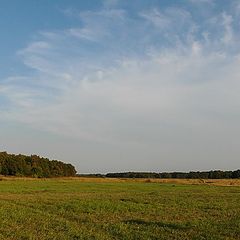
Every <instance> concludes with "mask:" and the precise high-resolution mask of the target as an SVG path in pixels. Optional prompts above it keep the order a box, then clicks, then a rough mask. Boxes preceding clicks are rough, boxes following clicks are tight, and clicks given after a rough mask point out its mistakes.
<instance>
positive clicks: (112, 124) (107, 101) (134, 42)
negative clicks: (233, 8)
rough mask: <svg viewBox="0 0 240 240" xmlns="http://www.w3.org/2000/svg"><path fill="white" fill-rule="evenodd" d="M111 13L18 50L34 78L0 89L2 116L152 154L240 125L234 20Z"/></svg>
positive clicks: (223, 15) (239, 58)
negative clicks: (6, 101) (137, 146)
mask: <svg viewBox="0 0 240 240" xmlns="http://www.w3.org/2000/svg"><path fill="white" fill-rule="evenodd" d="M191 2H195V1H193V0H192V1H191ZM198 2H199V1H198ZM202 2H212V1H202ZM106 6H107V7H106ZM113 6H116V5H115V4H114V2H112V1H109V2H106V4H105V7H103V8H102V9H99V10H98V11H86V12H79V13H76V15H77V18H79V26H76V25H75V26H73V27H71V28H68V29H62V30H58V31H52V32H50V31H48V32H44V31H42V32H40V33H39V34H38V35H37V37H35V38H37V40H36V41H33V42H32V43H30V44H29V45H28V46H27V47H26V48H25V49H21V50H20V51H19V53H18V54H19V56H20V58H21V59H22V61H23V62H24V64H25V65H26V66H27V67H29V68H31V69H32V70H34V72H33V73H32V75H31V76H15V77H13V76H10V77H9V78H8V79H6V81H5V83H4V84H1V86H0V93H1V95H4V96H5V97H6V98H8V99H9V101H10V102H11V105H10V106H9V109H8V111H5V109H1V116H2V117H4V118H8V119H12V120H15V121H20V122H23V123H27V124H30V125H32V126H33V127H36V128H41V129H45V130H47V131H53V132H57V133H58V134H59V133H61V134H63V135H71V136H76V137H78V138H81V139H90V140H94V141H104V142H112V143H113V142H114V143H116V144H119V143H121V144H140V145H144V146H150V145H151V151H152V148H154V147H156V148H158V147H157V145H158V144H163V146H164V147H167V148H170V144H168V143H170V142H172V144H173V145H174V146H176V148H177V145H178V143H176V141H182V140H181V139H183V141H185V142H187V144H189V146H192V142H194V141H195V142H197V143H196V144H199V142H201V143H203V144H204V141H205V140H206V142H212V141H213V140H214V139H215V141H216V142H218V141H219V140H218V139H217V138H218V137H219V135H220V136H222V137H223V136H224V134H225V133H226V132H231V131H233V130H234V128H238V124H239V120H240V115H239V114H238V112H237V109H238V108H239V102H240V97H239V94H238V91H237V89H239V88H240V82H239V79H240V72H239V64H240V55H239V47H240V46H239V44H238V43H237V41H235V39H236V38H239V33H238V32H237V30H236V29H235V28H234V25H233V23H234V22H236V21H239V17H237V16H236V15H233V14H232V13H229V12H213V13H212V15H211V17H209V18H208V19H201V16H199V18H200V20H199V21H196V20H194V18H193V16H192V14H191V11H190V10H188V9H187V8H186V7H185V8H181V7H174V8H173V7H169V8H165V9H160V8H158V7H157V6H156V7H154V8H150V9H142V10H141V11H139V12H137V13H135V14H134V15H130V14H129V13H128V12H127V11H126V10H125V9H121V8H116V7H113ZM231 49H235V52H233V51H231ZM0 107H1V106H0ZM238 129H239V128H238ZM204 132H205V134H204ZM208 134H210V135H211V136H206V135H208ZM212 136H215V137H212ZM206 138H208V140H207V139H206ZM174 139H175V140H174ZM176 139H177V140H176ZM166 143H167V146H166ZM180 144H181V143H180Z"/></svg>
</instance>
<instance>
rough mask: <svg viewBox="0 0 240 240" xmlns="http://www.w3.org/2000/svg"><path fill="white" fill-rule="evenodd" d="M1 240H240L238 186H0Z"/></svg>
mask: <svg viewBox="0 0 240 240" xmlns="http://www.w3.org/2000/svg"><path fill="white" fill-rule="evenodd" d="M0 239H4V240H5V239H17V240H19V239H41V240H42V239H57V240H60V239H124V240H125V239H126V240H128V239H133V240H135V239H167V240H171V239H177V240H178V239H196V240H197V239H199V240H201V239H207V240H211V239H212V240H217V239H229V240H230V239H232V240H236V239H240V187H220V186H218V187H217V186H205V185H194V186H193V185H173V184H159V183H138V182H136V183H134V182H124V183H121V182H119V183H118V182H116V183H98V182H95V183H94V182H93V183H88V182H81V181H77V180H68V181H66V180H56V179H55V180H54V179H49V180H31V181H30V180H29V181H28V180H24V179H23V180H16V181H9V180H6V181H0Z"/></svg>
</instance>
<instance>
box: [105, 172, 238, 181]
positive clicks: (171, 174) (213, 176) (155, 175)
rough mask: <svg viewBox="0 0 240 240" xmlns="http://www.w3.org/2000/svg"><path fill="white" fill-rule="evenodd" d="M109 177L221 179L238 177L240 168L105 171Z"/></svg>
mask: <svg viewBox="0 0 240 240" xmlns="http://www.w3.org/2000/svg"><path fill="white" fill-rule="evenodd" d="M105 177H109V178H201V179H208V178H209V179H223V178H240V170H236V171H221V170H216V171H204V172H199V171H198V172H162V173H155V172H123V173H107V174H106V175H105Z"/></svg>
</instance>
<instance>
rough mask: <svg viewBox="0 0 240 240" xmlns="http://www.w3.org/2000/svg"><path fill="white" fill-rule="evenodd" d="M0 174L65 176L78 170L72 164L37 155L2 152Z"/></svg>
mask: <svg viewBox="0 0 240 240" xmlns="http://www.w3.org/2000/svg"><path fill="white" fill-rule="evenodd" d="M0 175H11V176H29V177H65V176H75V175H76V170H75V168H74V166H72V165H71V164H66V163H63V162H61V161H57V160H51V161H50V160H49V159H47V158H43V157H39V156H37V155H31V156H25V155H22V154H19V155H15V154H8V153H7V152H0Z"/></svg>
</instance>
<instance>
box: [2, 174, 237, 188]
mask: <svg viewBox="0 0 240 240" xmlns="http://www.w3.org/2000/svg"><path fill="white" fill-rule="evenodd" d="M1 180H2V181H17V180H21V181H23V180H25V181H31V180H32V181H48V180H55V181H69V180H74V181H79V182H93V183H94V182H96V183H121V182H129V183H131V182H142V183H170V184H184V185H213V186H240V179H176V178H162V179H159V178H98V177H60V178H51V179H49V178H40V179H38V178H37V179H36V178H31V177H6V176H0V181H1Z"/></svg>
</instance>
